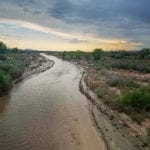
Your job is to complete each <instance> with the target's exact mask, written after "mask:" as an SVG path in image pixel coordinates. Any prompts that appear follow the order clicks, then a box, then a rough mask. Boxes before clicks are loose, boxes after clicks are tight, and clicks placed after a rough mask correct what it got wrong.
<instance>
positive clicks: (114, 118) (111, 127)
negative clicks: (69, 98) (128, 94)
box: [80, 72, 149, 150]
mask: <svg viewBox="0 0 150 150" xmlns="http://www.w3.org/2000/svg"><path fill="white" fill-rule="evenodd" d="M86 75H87V72H84V74H83V76H82V78H81V80H80V91H81V92H82V93H83V94H84V95H85V96H86V97H87V98H88V99H89V104H90V112H91V116H92V120H93V121H94V124H95V126H96V129H97V130H98V132H99V133H100V135H101V137H103V139H104V141H105V143H106V145H107V148H108V150H116V149H120V150H148V149H149V148H148V145H147V144H148V143H145V140H144V139H143V137H141V135H140V134H139V132H137V130H136V129H134V128H133V127H134V125H133V124H132V128H131V122H125V120H124V119H122V118H121V116H120V115H119V114H118V113H117V112H115V111H113V110H111V109H110V108H109V107H107V106H106V105H105V104H104V103H103V101H102V100H100V99H99V98H98V97H97V96H96V95H95V93H93V91H91V90H90V89H89V87H88V86H87V83H85V78H86ZM132 123H133V122H132Z"/></svg>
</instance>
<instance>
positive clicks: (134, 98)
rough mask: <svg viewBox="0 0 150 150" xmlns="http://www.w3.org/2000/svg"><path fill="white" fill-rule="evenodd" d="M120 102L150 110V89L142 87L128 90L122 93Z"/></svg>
mask: <svg viewBox="0 0 150 150" xmlns="http://www.w3.org/2000/svg"><path fill="white" fill-rule="evenodd" d="M120 102H121V103H122V105H124V106H130V107H133V108H135V109H138V110H141V109H142V110H146V111H150V89H149V88H144V87H142V88H140V89H138V90H133V91H130V92H126V93H124V94H123V95H122V98H121V100H120Z"/></svg>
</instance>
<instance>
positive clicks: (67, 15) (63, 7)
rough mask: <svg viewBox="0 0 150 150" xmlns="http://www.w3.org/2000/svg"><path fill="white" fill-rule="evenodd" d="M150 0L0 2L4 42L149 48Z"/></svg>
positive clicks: (35, 45)
mask: <svg viewBox="0 0 150 150" xmlns="http://www.w3.org/2000/svg"><path fill="white" fill-rule="evenodd" d="M149 6H150V0H0V41H3V42H5V43H6V44H7V45H8V46H9V47H18V48H23V49H36V50H63V51H64V50H83V51H91V50H93V49H94V48H102V49H103V50H138V49H141V48H142V47H150V9H149Z"/></svg>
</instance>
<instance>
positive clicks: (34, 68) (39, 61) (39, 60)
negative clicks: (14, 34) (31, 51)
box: [13, 54, 55, 84]
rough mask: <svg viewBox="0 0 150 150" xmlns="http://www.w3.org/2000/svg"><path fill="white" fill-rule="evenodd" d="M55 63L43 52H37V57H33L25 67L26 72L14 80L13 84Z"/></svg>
mask: <svg viewBox="0 0 150 150" xmlns="http://www.w3.org/2000/svg"><path fill="white" fill-rule="evenodd" d="M54 64H55V62H54V61H52V60H50V59H48V58H46V57H44V56H43V55H42V54H37V56H36V57H33V58H32V59H31V62H30V64H29V65H28V66H27V67H26V68H25V70H24V73H23V74H22V76H21V77H19V78H17V79H16V80H14V81H13V84H16V83H18V82H20V81H22V80H24V79H26V78H29V77H30V76H32V75H35V74H39V73H41V72H44V71H46V70H47V69H50V68H51V67H53V65H54Z"/></svg>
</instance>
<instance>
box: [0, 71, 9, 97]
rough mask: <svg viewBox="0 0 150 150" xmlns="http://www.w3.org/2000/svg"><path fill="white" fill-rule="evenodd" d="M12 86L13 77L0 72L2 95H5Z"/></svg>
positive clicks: (0, 92) (0, 90)
mask: <svg viewBox="0 0 150 150" xmlns="http://www.w3.org/2000/svg"><path fill="white" fill-rule="evenodd" d="M10 84H11V77H10V75H9V74H5V73H4V72H3V71H2V70H0V95H1V94H3V93H5V92H6V91H7V90H8V89H9V88H10Z"/></svg>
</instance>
